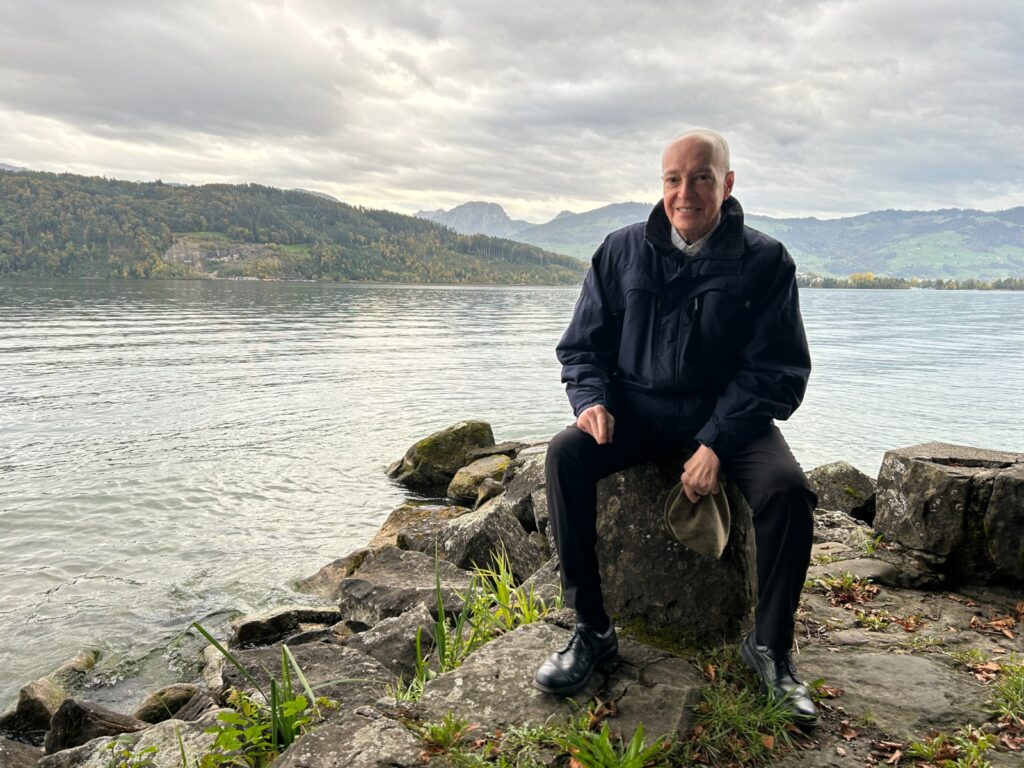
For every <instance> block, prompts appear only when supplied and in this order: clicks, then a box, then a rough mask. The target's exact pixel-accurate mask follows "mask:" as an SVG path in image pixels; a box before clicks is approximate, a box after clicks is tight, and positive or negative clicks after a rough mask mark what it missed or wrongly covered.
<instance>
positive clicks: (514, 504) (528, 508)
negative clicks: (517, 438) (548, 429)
mask: <svg viewBox="0 0 1024 768" xmlns="http://www.w3.org/2000/svg"><path fill="white" fill-rule="evenodd" d="M536 448H543V449H544V450H543V452H541V453H535V454H531V455H524V454H523V453H520V454H519V459H518V461H517V462H516V465H517V466H516V467H515V473H514V474H513V475H512V477H511V478H510V479H508V480H506V482H505V495H504V496H502V497H501V500H500V502H499V504H500V506H501V508H502V509H504V510H506V511H508V512H511V513H512V515H513V516H515V518H516V519H517V520H518V521H519V522H520V523H521V524H522V526H523V528H525V529H526V530H527V531H536V530H540V531H541V532H543V531H544V528H538V524H537V519H536V514H535V513H534V498H535V495H536V494H537V493H538V492H539V493H540V494H541V495H543V494H544V484H545V479H544V462H545V461H546V459H547V453H546V451H547V446H546V445H545V446H536ZM531 450H533V449H531ZM544 511H545V514H544V519H545V521H546V520H547V505H546V504H545V507H544Z"/></svg>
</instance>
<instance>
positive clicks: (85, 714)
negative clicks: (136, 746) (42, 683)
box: [45, 699, 149, 755]
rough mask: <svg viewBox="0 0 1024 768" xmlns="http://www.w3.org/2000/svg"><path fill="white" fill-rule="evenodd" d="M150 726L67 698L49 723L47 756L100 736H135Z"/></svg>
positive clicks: (98, 706)
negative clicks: (127, 734) (133, 734)
mask: <svg viewBox="0 0 1024 768" xmlns="http://www.w3.org/2000/svg"><path fill="white" fill-rule="evenodd" d="M148 727H149V723H146V722H143V721H142V720H138V719H137V718H134V717H132V716H131V715H123V714H121V713H120V712H115V711H113V710H112V709H107V708H106V707H102V706H100V705H99V704H94V703H93V702H90V701H78V700H77V699H65V700H64V703H62V704H61V705H60V707H59V708H58V709H57V711H56V712H55V713H54V715H53V719H52V720H50V730H49V731H47V732H46V743H45V747H46V754H48V755H52V754H53V753H54V752H60V751H61V750H62V749H70V748H71V747H79V746H81V745H82V744H85V743H86V742H87V741H92V740H93V739H96V738H99V737H100V736H116V735H118V734H121V733H135V732H137V731H142V730H145V729H146V728H148Z"/></svg>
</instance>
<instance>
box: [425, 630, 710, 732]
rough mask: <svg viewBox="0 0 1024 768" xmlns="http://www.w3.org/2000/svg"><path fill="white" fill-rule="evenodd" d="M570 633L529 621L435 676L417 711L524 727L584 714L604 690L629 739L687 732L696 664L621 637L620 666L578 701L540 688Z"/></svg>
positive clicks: (597, 678) (430, 716) (490, 725)
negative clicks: (537, 678)
mask: <svg viewBox="0 0 1024 768" xmlns="http://www.w3.org/2000/svg"><path fill="white" fill-rule="evenodd" d="M569 635H570V632H569V631H568V630H565V629H562V628H560V627H557V626H554V625H552V624H548V623H543V622H541V623H536V624H529V625H527V626H525V627H520V628H519V629H517V630H515V631H513V632H509V633H507V634H505V635H502V636H501V637H499V638H497V639H496V640H492V641H491V642H490V643H487V644H486V645H484V646H482V647H481V648H479V649H478V650H476V651H475V652H473V653H472V654H471V655H470V656H469V657H468V658H467V659H466V660H465V661H464V662H463V664H462V666H461V667H459V668H457V669H455V670H453V671H451V672H447V673H445V674H443V675H440V676H439V677H437V678H435V679H434V680H432V681H431V682H429V683H428V684H427V687H426V690H425V692H424V694H423V697H422V698H421V699H420V701H419V703H418V704H417V705H415V711H416V712H417V713H418V714H421V716H422V717H423V718H424V719H426V720H432V721H436V720H439V719H441V718H442V717H444V715H445V714H446V713H447V712H449V711H451V712H453V713H454V714H455V715H456V716H462V717H465V718H467V719H469V720H470V722H475V723H480V724H481V725H482V727H483V730H485V731H488V730H493V729H496V728H505V727H507V726H520V725H524V724H533V725H541V724H544V723H549V724H554V725H557V724H560V723H561V722H564V721H566V720H568V718H569V717H570V716H573V715H575V714H578V712H579V705H578V704H577V703H576V702H580V703H583V702H586V701H587V699H589V698H590V697H592V696H593V695H594V694H595V693H597V691H598V690H601V689H603V690H605V691H606V692H607V693H606V695H605V696H604V698H606V699H608V700H612V701H615V702H616V703H617V706H618V717H617V718H615V720H614V721H612V725H613V726H614V727H615V728H616V729H617V730H620V731H621V732H622V733H624V734H625V735H626V736H627V738H628V737H629V736H630V735H632V732H633V728H635V727H636V725H637V724H639V723H641V722H642V723H643V725H644V732H645V733H646V734H647V736H648V737H649V738H654V737H656V736H659V735H662V734H666V733H683V732H685V731H686V730H687V729H688V728H689V725H690V722H691V720H692V713H691V707H692V706H693V705H694V704H695V703H696V702H697V700H698V699H699V693H698V691H699V688H700V686H701V675H700V673H699V672H698V671H697V669H696V668H694V667H693V666H692V665H690V664H688V663H686V662H684V661H683V660H682V659H678V658H675V657H673V656H671V655H670V654H668V653H664V652H662V651H657V650H655V649H653V648H650V647H649V646H645V645H642V644H640V643H636V642H633V641H631V640H629V639H626V638H620V645H619V652H620V661H619V664H618V668H617V669H616V670H615V671H614V672H613V673H611V674H610V675H604V674H600V673H599V674H595V675H594V678H593V680H592V681H591V682H590V684H589V685H588V686H587V687H586V688H585V689H584V690H583V691H581V692H580V693H579V694H578V695H577V696H576V697H575V700H576V701H575V702H574V701H573V700H572V699H566V698H563V697H560V696H552V695H550V694H546V693H542V692H540V691H538V690H536V689H535V688H534V687H533V685H532V683H533V675H534V673H535V672H536V670H537V667H539V666H540V664H541V663H542V662H543V661H544V659H546V658H547V657H548V655H549V654H550V653H551V652H552V651H556V650H558V649H560V648H563V647H565V644H566V642H567V641H568V639H569Z"/></svg>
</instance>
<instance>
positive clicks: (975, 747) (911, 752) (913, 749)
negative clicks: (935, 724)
mask: <svg viewBox="0 0 1024 768" xmlns="http://www.w3.org/2000/svg"><path fill="white" fill-rule="evenodd" d="M995 745H996V738H995V736H992V735H991V734H987V733H982V732H981V731H980V730H978V729H977V728H975V727H974V726H972V725H967V726H964V727H963V728H961V729H960V730H958V731H956V732H954V733H951V734H947V733H938V734H936V735H935V736H933V737H932V738H930V739H924V740H922V741H914V742H911V743H910V745H909V746H908V747H907V756H908V757H911V758H914V759H915V760H918V761H924V763H926V764H927V765H933V766H938V767H939V768H989V766H991V763H990V762H989V761H988V759H987V758H986V757H985V753H986V752H987V751H988V750H990V749H992V748H993V747H994V746H995Z"/></svg>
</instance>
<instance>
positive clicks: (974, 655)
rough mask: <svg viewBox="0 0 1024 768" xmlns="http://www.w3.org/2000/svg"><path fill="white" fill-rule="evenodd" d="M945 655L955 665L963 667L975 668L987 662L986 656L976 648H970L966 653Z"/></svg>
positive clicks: (954, 652)
mask: <svg viewBox="0 0 1024 768" xmlns="http://www.w3.org/2000/svg"><path fill="white" fill-rule="evenodd" d="M947 655H948V656H949V657H950V658H951V659H952V660H953V661H955V662H956V663H957V664H961V665H963V666H965V667H975V666H977V665H979V664H984V663H985V662H986V661H988V655H987V654H986V653H985V652H984V651H982V650H979V649H978V648H970V649H968V650H966V651H950V652H949V653H948V654H947Z"/></svg>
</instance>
